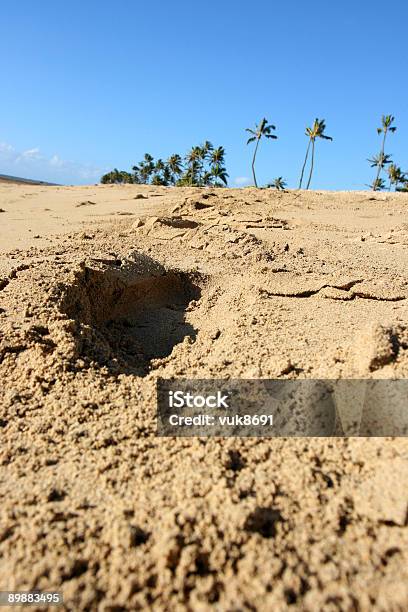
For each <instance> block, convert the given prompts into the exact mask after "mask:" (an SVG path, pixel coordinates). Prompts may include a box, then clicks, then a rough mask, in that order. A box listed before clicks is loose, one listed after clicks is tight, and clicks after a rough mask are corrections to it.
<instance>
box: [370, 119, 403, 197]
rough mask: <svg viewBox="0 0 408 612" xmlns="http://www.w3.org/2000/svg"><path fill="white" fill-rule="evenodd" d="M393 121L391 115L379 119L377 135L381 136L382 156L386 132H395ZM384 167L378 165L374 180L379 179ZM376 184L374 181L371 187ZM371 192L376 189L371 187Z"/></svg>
mask: <svg viewBox="0 0 408 612" xmlns="http://www.w3.org/2000/svg"><path fill="white" fill-rule="evenodd" d="M394 121H395V117H393V115H383V116H382V117H381V127H379V128H377V134H383V139H382V145H381V151H380V154H381V155H382V156H384V148H385V139H386V138H387V134H388V132H392V133H393V132H395V130H396V129H397V128H396V127H395V126H394V125H392V124H393V123H394ZM383 167H384V166H380V165H378V170H377V176H376V180H378V179H379V178H380V174H381V170H382V168H383ZM375 184H376V181H374V182H373V185H375ZM373 191H376V189H375V188H374V187H373Z"/></svg>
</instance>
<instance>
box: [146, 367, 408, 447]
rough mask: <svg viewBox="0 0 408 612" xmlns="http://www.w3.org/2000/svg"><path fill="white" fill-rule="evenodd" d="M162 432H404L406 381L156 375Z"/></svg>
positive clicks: (407, 399)
mask: <svg viewBox="0 0 408 612" xmlns="http://www.w3.org/2000/svg"><path fill="white" fill-rule="evenodd" d="M157 434H158V435H159V436H223V437H226V436H256V437H318V436H335V437H345V436H367V437H369V436H407V435H408V380H406V379H400V380H395V379H393V380H355V379H353V380H217V379H205V380H203V379H200V380H197V379H190V380H186V379H178V380H166V379H162V378H160V379H158V380H157Z"/></svg>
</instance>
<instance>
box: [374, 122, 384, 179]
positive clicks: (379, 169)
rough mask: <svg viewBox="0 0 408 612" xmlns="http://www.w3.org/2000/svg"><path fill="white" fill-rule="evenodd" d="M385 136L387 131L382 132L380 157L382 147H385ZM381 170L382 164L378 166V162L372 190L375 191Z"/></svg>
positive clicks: (382, 150) (382, 151)
mask: <svg viewBox="0 0 408 612" xmlns="http://www.w3.org/2000/svg"><path fill="white" fill-rule="evenodd" d="M386 136H387V132H384V137H383V141H382V148H381V151H380V155H381V157H383V155H384V149H385V137H386ZM381 170H382V166H380V164H379V165H378V170H377V176H376V178H375V182H374V184H373V185H374V186H373V191H377V184H378V179H379V178H380V174H381Z"/></svg>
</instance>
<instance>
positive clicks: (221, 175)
mask: <svg viewBox="0 0 408 612" xmlns="http://www.w3.org/2000/svg"><path fill="white" fill-rule="evenodd" d="M210 177H211V178H212V179H213V180H214V186H215V187H222V183H224V185H227V183H228V174H227V171H226V170H225V168H224V166H221V164H212V166H211V172H210ZM220 181H221V183H220Z"/></svg>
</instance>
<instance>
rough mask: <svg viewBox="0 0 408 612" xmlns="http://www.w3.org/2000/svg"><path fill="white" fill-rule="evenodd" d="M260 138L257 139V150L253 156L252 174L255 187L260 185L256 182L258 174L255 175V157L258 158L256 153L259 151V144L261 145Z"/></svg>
mask: <svg viewBox="0 0 408 612" xmlns="http://www.w3.org/2000/svg"><path fill="white" fill-rule="evenodd" d="M260 140H261V139H260V138H258V139H257V141H256V147H255V151H254V156H253V158H252V174H253V177H254V183H255V187H258V183H257V182H256V176H255V159H256V153H257V151H258V146H259V141H260Z"/></svg>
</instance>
